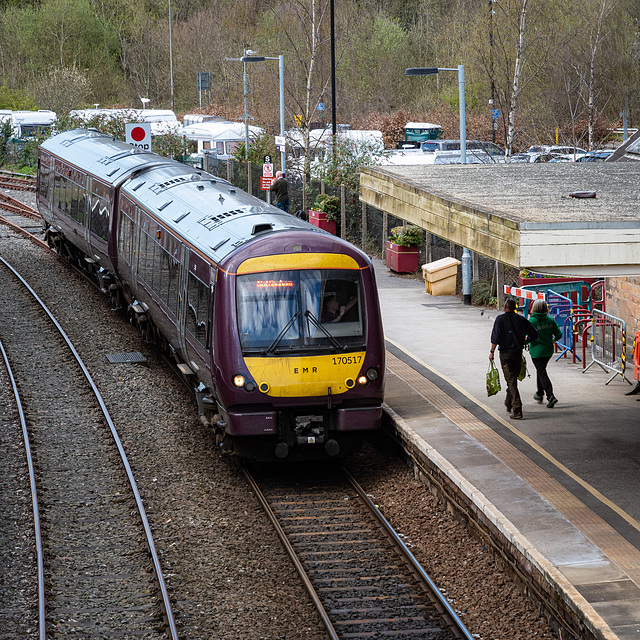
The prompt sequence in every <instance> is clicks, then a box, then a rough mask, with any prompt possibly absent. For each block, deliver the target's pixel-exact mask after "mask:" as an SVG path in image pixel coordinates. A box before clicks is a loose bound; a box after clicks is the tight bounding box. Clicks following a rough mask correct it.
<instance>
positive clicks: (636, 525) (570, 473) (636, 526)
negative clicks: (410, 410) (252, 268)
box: [385, 336, 640, 531]
mask: <svg viewBox="0 0 640 640" xmlns="http://www.w3.org/2000/svg"><path fill="white" fill-rule="evenodd" d="M385 340H386V341H387V342H389V343H390V344H392V345H393V346H394V347H396V348H397V349H399V350H400V351H402V352H403V353H405V354H406V355H407V356H409V357H410V358H412V359H413V360H415V362H417V363H419V364H420V365H422V366H423V367H425V369H428V370H429V371H431V372H432V373H434V374H435V375H437V376H438V377H440V378H442V379H443V380H445V381H446V382H448V383H449V384H450V385H451V386H452V387H454V388H455V389H457V390H458V391H459V392H460V393H462V394H463V395H464V396H465V397H466V398H468V399H469V400H471V401H472V402H474V403H475V404H476V405H477V406H479V407H480V408H481V409H484V411H486V412H487V413H488V414H489V415H490V416H491V417H492V418H494V419H495V420H497V421H498V422H500V424H502V425H504V426H505V427H506V428H507V429H509V431H511V432H512V433H513V434H515V435H516V436H517V437H518V438H520V439H521V440H522V441H523V442H526V443H527V444H528V445H529V446H530V447H531V448H532V449H534V450H535V451H537V452H538V453H539V454H540V455H541V456H543V457H544V458H545V459H546V460H548V461H549V462H550V463H551V464H553V465H554V466H555V467H556V468H557V469H559V470H560V471H562V473H564V474H566V475H567V476H568V477H570V478H571V479H572V480H574V481H575V482H577V483H578V484H579V485H580V486H581V487H582V488H583V489H585V490H586V491H588V492H589V493H590V494H591V495H592V496H593V497H594V498H596V499H598V500H599V501H600V502H602V504H604V505H606V506H607V507H609V509H611V510H612V511H614V512H615V513H616V514H617V515H619V516H620V517H621V518H622V519H623V520H625V521H626V522H627V523H629V524H630V525H631V526H632V527H633V528H634V529H636V530H637V531H640V522H638V521H637V520H636V519H635V518H633V517H632V516H631V515H629V514H628V513H627V512H626V511H624V510H623V509H621V508H620V507H619V506H618V505H617V504H615V503H614V502H612V501H611V500H609V498H607V497H606V496H605V495H603V494H602V493H600V492H599V491H598V490H597V489H596V488H595V487H592V486H591V485H590V484H589V483H588V482H586V481H585V480H583V479H582V478H581V477H580V476H578V475H576V474H575V473H574V472H573V471H571V469H569V468H568V467H565V465H563V464H562V463H561V462H560V461H559V460H557V459H556V458H554V457H553V456H552V455H551V454H550V453H549V452H548V451H547V450H546V449H543V448H542V447H541V446H540V445H538V444H537V443H536V442H534V441H533V440H532V439H531V438H529V436H526V435H525V434H524V433H522V432H521V431H519V430H518V429H516V428H515V427H514V426H513V425H512V424H511V423H509V422H507V421H506V420H505V419H504V418H502V417H501V416H499V415H498V414H497V413H495V412H494V411H493V409H491V408H489V407H488V406H487V405H486V404H484V403H483V402H481V401H480V400H478V399H477V398H476V397H475V396H473V395H471V394H470V393H469V392H468V391H466V390H465V389H463V388H462V387H461V386H460V385H459V384H457V383H456V382H454V381H453V380H452V379H451V378H449V377H448V376H446V375H444V374H443V373H440V372H439V371H438V370H437V369H434V368H433V367H432V366H430V365H428V364H427V363H426V362H424V361H423V360H421V359H420V358H418V357H417V356H415V355H414V354H412V353H411V352H410V351H408V350H407V349H405V348H404V347H402V346H401V345H399V344H398V343H397V342H395V341H394V340H391V339H390V338H388V337H386V336H385ZM390 355H393V354H390ZM488 428H490V427H488Z"/></svg>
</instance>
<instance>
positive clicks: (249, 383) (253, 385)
mask: <svg viewBox="0 0 640 640" xmlns="http://www.w3.org/2000/svg"><path fill="white" fill-rule="evenodd" d="M256 389H257V385H256V383H255V382H252V381H251V380H247V382H245V385H244V390H245V391H248V392H249V393H251V392H252V391H255V390H256Z"/></svg>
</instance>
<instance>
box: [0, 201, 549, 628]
mask: <svg viewBox="0 0 640 640" xmlns="http://www.w3.org/2000/svg"><path fill="white" fill-rule="evenodd" d="M11 194H12V195H13V196H14V197H19V198H21V199H24V201H25V202H28V203H29V204H31V206H34V204H35V198H34V196H33V194H25V193H20V192H11ZM0 255H2V256H3V257H4V258H5V259H7V260H8V261H9V262H11V263H12V264H13V265H14V266H15V267H16V268H17V269H18V270H19V271H20V272H21V273H22V275H23V276H24V277H25V278H26V279H27V281H28V282H29V283H30V284H31V285H32V286H33V287H34V288H35V289H36V291H37V292H38V294H39V295H40V296H41V297H42V298H43V299H44V301H45V302H46V303H47V304H48V305H49V306H50V308H51V309H52V311H53V312H54V314H55V315H56V316H58V318H59V319H60V320H61V322H62V323H63V326H64V328H65V330H66V331H67V333H68V334H69V336H70V338H71V340H72V341H73V342H74V344H75V345H76V348H77V349H78V350H79V352H80V355H81V357H82V358H83V359H84V360H85V363H86V364H87V366H88V367H89V369H90V371H91V373H92V375H93V376H94V379H95V381H96V383H97V384H98V387H99V389H100V391H101V393H102V394H103V397H104V399H105V402H106V403H107V406H108V408H109V411H110V412H111V415H112V417H113V419H114V421H115V423H116V426H117V429H118V432H119V435H120V438H121V439H122V441H123V445H124V447H125V451H126V453H127V456H128V457H129V461H130V463H131V465H132V469H133V472H134V475H135V477H136V480H137V482H138V487H139V490H140V493H141V495H142V498H143V500H144V503H145V507H146V509H147V514H148V516H149V519H150V523H151V526H152V529H153V532H154V536H155V542H156V546H157V548H158V552H159V554H160V561H161V564H162V567H163V570H164V571H165V577H166V580H167V585H168V588H169V591H170V594H171V596H172V602H173V607H174V613H175V614H176V617H177V621H178V625H179V626H178V631H179V634H180V637H181V638H189V639H194V640H200V639H205V638H207V639H209V638H225V639H226V640H235V639H238V640H240V639H242V640H260V639H267V638H269V639H271V638H290V639H294V640H295V639H309V640H316V639H317V640H320V639H323V638H325V637H326V634H325V632H324V629H323V627H322V625H321V622H320V619H319V617H318V616H317V614H316V612H315V611H314V609H313V607H312V604H311V602H310V599H309V597H308V595H307V593H306V591H305V590H304V587H303V585H302V582H301V580H300V579H299V578H298V576H297V575H296V573H295V571H294V569H293V567H292V565H291V562H290V560H289V558H288V556H287V554H286V553H285V551H284V549H283V547H282V545H281V543H280V541H279V539H278V538H277V536H276V534H275V532H274V530H273V528H272V526H271V524H270V522H269V520H268V519H267V517H266V516H265V515H264V514H263V512H262V510H261V508H260V506H259V504H258V502H257V500H256V498H255V496H254V495H253V493H252V491H251V490H250V488H249V487H248V485H247V483H246V480H245V479H244V476H243V475H242V473H241V471H240V470H239V469H238V467H237V465H236V464H235V462H234V461H233V459H232V458H231V457H229V456H228V455H226V454H224V453H223V452H222V451H221V450H220V449H219V448H218V447H217V446H216V444H215V438H214V436H213V433H212V432H211V430H210V429H208V428H207V427H205V426H204V425H203V424H202V423H201V422H200V421H199V420H198V418H197V412H196V408H195V403H194V401H193V400H192V398H191V396H190V395H189V393H188V392H187V390H186V389H185V388H184V387H183V386H182V384H181V383H180V382H179V381H178V380H177V378H176V377H175V376H174V375H173V374H172V373H171V371H170V370H169V368H168V367H167V365H166V364H165V363H164V361H163V360H162V359H161V358H160V357H159V355H158V354H157V353H156V352H155V351H154V350H153V349H152V348H150V346H149V345H147V344H145V343H144V342H143V341H142V339H141V338H140V336H139V334H138V333H137V331H136V330H135V329H134V328H133V327H132V326H131V325H129V324H128V323H127V322H126V321H125V320H124V319H123V317H122V316H121V315H120V314H119V313H117V312H115V311H113V310H111V309H110V306H109V302H108V300H107V299H106V298H105V297H104V296H102V294H100V293H99V292H97V291H96V290H94V289H92V288H91V286H90V285H89V284H88V283H87V282H86V281H85V280H84V279H82V278H81V277H79V276H77V275H75V274H74V273H73V272H71V271H70V269H68V268H67V267H66V266H65V265H64V264H61V263H60V262H59V260H58V258H56V257H55V256H51V255H48V254H47V253H45V252H44V251H43V250H42V249H40V248H38V247H36V246H34V245H33V244H32V243H30V242H29V241H27V240H24V239H21V238H19V237H18V236H17V235H16V234H15V233H13V232H12V231H9V230H7V228H6V227H0ZM1 296H2V284H1V282H0V299H1ZM133 351H140V352H142V353H143V355H144V356H145V357H146V359H147V364H146V365H144V364H142V365H141V364H110V363H109V362H108V361H107V358H106V354H110V353H121V352H122V353H124V352H133ZM348 467H349V469H350V470H351V472H352V473H353V475H354V476H355V477H356V479H357V480H358V481H359V482H360V484H362V486H363V487H364V488H365V490H366V491H367V492H368V493H369V494H370V495H371V496H373V497H374V501H375V502H376V504H378V505H379V507H380V509H381V512H382V513H383V514H384V516H385V517H386V518H387V519H388V520H389V521H390V522H391V523H392V525H393V526H394V527H396V529H397V531H398V532H399V533H400V534H401V535H402V536H403V537H404V539H405V541H406V542H407V543H408V544H409V545H410V549H411V551H412V552H413V553H414V555H416V557H417V558H418V560H419V561H420V562H422V563H423V566H424V567H425V569H426V570H427V572H428V573H430V575H431V576H432V578H433V579H434V580H435V581H436V583H437V584H438V585H439V586H440V588H441V590H442V591H443V592H444V593H445V595H446V596H447V598H448V599H449V600H450V602H451V603H452V604H453V606H454V608H455V609H456V611H458V613H459V615H460V616H461V618H462V619H463V621H464V622H465V623H466V624H467V626H468V628H469V630H470V631H471V632H472V633H473V634H474V636H475V637H478V638H484V639H486V640H489V639H491V640H525V639H526V640H528V639H531V638H541V639H551V638H556V637H557V636H556V635H555V634H554V632H553V631H552V629H551V628H550V627H549V625H548V624H547V623H546V621H545V620H544V618H543V617H542V616H541V615H540V614H539V613H538V609H537V605H536V603H535V601H533V600H532V599H531V598H528V597H527V596H525V595H524V594H523V592H522V590H521V588H520V587H519V586H518V584H517V582H516V581H515V580H514V579H513V578H512V576H511V573H510V571H509V569H508V567H507V566H506V564H504V563H503V562H502V560H501V559H500V558H496V557H495V556H494V554H493V552H492V551H490V550H488V549H487V548H485V547H484V546H483V544H482V543H481V542H479V541H478V540H477V539H476V538H474V537H473V536H472V535H471V534H470V532H469V531H468V530H467V529H466V528H465V526H464V525H463V524H462V522H461V521H460V520H458V519H457V518H456V517H455V516H454V515H453V514H451V513H450V512H449V511H447V509H446V507H445V506H444V505H442V504H440V503H439V502H438V501H437V500H436V498H434V497H433V496H432V495H431V493H430V492H429V491H428V489H427V488H426V487H425V486H423V485H422V484H421V483H420V482H419V481H418V480H416V479H415V478H414V475H413V472H412V471H411V469H409V467H408V466H407V465H406V464H405V463H404V462H403V461H402V460H400V459H399V458H397V457H395V456H393V455H392V454H391V453H387V452H385V453H381V452H380V451H379V450H378V448H376V447H373V446H369V445H367V446H366V447H365V448H364V449H363V451H362V452H361V453H360V454H358V455H356V456H355V457H354V458H353V459H352V460H350V461H349V464H348ZM34 579H35V578H34ZM0 596H2V585H1V584H0Z"/></svg>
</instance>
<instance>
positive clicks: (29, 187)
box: [0, 170, 36, 191]
mask: <svg viewBox="0 0 640 640" xmlns="http://www.w3.org/2000/svg"><path fill="white" fill-rule="evenodd" d="M0 189H19V190H20V191H35V190H36V179H35V178H34V177H33V176H28V175H27V174H24V173H14V172H12V171H2V170H0Z"/></svg>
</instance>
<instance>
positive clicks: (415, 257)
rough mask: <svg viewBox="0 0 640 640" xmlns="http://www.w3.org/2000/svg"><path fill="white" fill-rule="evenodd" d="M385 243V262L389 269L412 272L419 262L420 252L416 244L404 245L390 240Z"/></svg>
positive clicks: (397, 271)
mask: <svg viewBox="0 0 640 640" xmlns="http://www.w3.org/2000/svg"><path fill="white" fill-rule="evenodd" d="M386 243H387V259H386V264H387V267H389V269H391V270H392V271H395V272H396V273H414V272H415V271H417V269H418V265H419V263H420V253H419V251H418V249H419V248H418V246H417V245H413V246H411V247H404V246H402V245H400V244H396V243H395V242H391V241H390V240H387V241H386Z"/></svg>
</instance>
